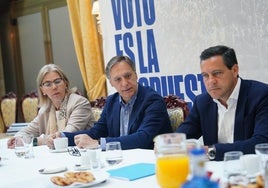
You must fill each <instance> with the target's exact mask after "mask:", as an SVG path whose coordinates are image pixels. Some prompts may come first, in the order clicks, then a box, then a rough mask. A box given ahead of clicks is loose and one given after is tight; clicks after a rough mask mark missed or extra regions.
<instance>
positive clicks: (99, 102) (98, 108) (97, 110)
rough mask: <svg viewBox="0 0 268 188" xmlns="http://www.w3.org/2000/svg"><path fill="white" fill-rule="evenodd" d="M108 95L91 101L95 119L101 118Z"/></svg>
mask: <svg viewBox="0 0 268 188" xmlns="http://www.w3.org/2000/svg"><path fill="white" fill-rule="evenodd" d="M106 99H107V97H100V98H97V99H95V100H94V101H90V105H91V109H92V113H93V116H94V120H95V121H98V120H99V118H100V115H101V113H102V110H103V107H104V105H105V103H106Z"/></svg>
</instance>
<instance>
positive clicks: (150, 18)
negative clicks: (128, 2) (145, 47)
mask: <svg viewBox="0 0 268 188" xmlns="http://www.w3.org/2000/svg"><path fill="white" fill-rule="evenodd" d="M142 2H143V11H144V21H145V23H146V24H147V25H153V24H154V22H155V7H154V0H143V1H142Z"/></svg>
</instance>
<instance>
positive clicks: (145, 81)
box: [139, 74, 202, 108]
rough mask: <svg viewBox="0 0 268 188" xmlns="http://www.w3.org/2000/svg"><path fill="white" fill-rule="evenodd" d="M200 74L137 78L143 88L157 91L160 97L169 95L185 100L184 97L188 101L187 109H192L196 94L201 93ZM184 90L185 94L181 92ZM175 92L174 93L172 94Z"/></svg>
mask: <svg viewBox="0 0 268 188" xmlns="http://www.w3.org/2000/svg"><path fill="white" fill-rule="evenodd" d="M199 76H200V74H198V75H194V74H187V75H185V77H183V75H174V76H161V77H149V78H145V77H142V78H139V83H140V84H142V85H144V86H149V87H151V88H153V89H154V90H155V91H157V92H158V93H159V94H160V95H161V96H167V95H169V94H175V95H177V96H179V97H180V98H181V99H183V100H185V96H187V97H188V99H189V100H190V101H187V102H188V106H189V108H192V103H193V101H194V99H195V97H196V94H197V93H201V92H200V89H201V85H202V83H201V82H200V81H199V80H198V78H199ZM198 88H199V89H198ZM183 89H184V91H185V93H183V92H182V90H183ZM174 91H175V92H174ZM195 93H196V94H195Z"/></svg>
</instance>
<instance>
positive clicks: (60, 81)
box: [41, 78, 63, 88]
mask: <svg viewBox="0 0 268 188" xmlns="http://www.w3.org/2000/svg"><path fill="white" fill-rule="evenodd" d="M62 81H63V80H62V78H57V79H55V80H53V81H46V82H44V83H42V84H41V85H42V86H43V87H47V88H50V87H52V85H53V84H55V85H56V86H58V85H60V84H61V83H62Z"/></svg>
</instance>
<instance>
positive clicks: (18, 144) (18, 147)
mask: <svg viewBox="0 0 268 188" xmlns="http://www.w3.org/2000/svg"><path fill="white" fill-rule="evenodd" d="M14 150H15V154H16V155H17V157H20V158H21V157H24V156H25V152H26V151H25V144H24V141H23V137H22V136H16V137H15V148H14Z"/></svg>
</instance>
